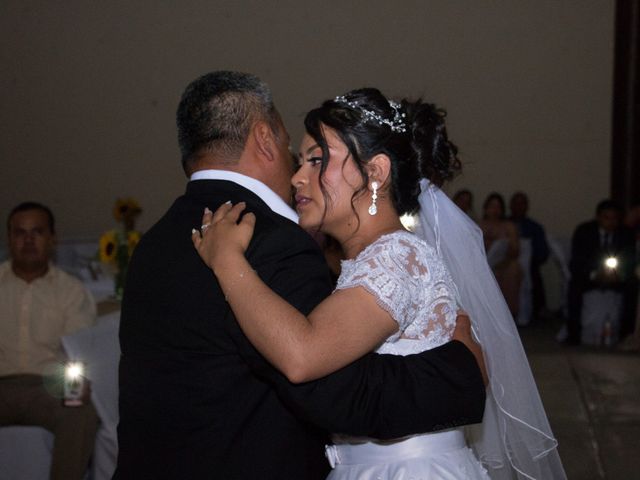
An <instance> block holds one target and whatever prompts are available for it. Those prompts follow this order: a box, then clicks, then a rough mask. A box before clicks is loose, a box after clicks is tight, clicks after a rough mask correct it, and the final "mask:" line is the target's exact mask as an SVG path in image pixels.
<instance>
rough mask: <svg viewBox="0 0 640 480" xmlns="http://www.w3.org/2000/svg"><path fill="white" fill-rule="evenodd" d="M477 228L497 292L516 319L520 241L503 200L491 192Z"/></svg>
mask: <svg viewBox="0 0 640 480" xmlns="http://www.w3.org/2000/svg"><path fill="white" fill-rule="evenodd" d="M482 210H483V215H482V220H480V222H479V225H480V228H481V229H482V233H483V235H484V245H485V249H486V252H487V259H488V260H489V265H491V268H492V269H493V273H494V274H495V276H496V280H497V281H498V285H500V290H501V291H502V294H503V295H504V299H505V300H506V301H507V305H508V306H509V310H510V311H511V315H513V317H514V318H516V317H517V316H518V308H519V302H520V283H521V281H522V268H521V267H520V263H519V262H518V256H519V255H520V242H519V240H518V230H517V228H516V226H515V225H514V224H513V222H510V221H509V220H507V219H506V208H505V203H504V198H503V197H502V195H500V194H499V193H496V192H493V193H490V194H489V195H488V196H487V198H486V200H485V201H484V204H483V206H482Z"/></svg>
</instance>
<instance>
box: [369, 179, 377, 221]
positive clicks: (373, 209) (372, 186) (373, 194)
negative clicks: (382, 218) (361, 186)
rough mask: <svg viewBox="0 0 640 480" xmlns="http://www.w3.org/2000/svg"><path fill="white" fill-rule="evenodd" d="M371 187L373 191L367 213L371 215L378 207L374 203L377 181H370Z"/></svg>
mask: <svg viewBox="0 0 640 480" xmlns="http://www.w3.org/2000/svg"><path fill="white" fill-rule="evenodd" d="M371 188H373V192H372V193H371V205H369V215H371V216H373V215H375V214H376V213H378V207H377V205H376V200H377V199H378V182H371Z"/></svg>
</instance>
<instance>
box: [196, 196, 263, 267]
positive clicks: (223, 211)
mask: <svg viewBox="0 0 640 480" xmlns="http://www.w3.org/2000/svg"><path fill="white" fill-rule="evenodd" d="M245 208H246V204H245V203H244V202H240V203H237V204H235V205H232V204H231V202H227V203H223V204H222V205H221V206H220V207H219V208H218V209H217V210H216V211H215V212H211V211H210V210H209V209H208V208H207V209H205V212H204V215H203V216H202V226H201V227H200V230H199V231H198V230H196V229H193V230H192V232H191V240H192V241H193V245H194V246H195V247H196V250H197V251H198V254H199V255H200V257H201V258H202V260H203V261H204V263H206V264H207V265H208V266H209V267H210V268H211V269H213V270H214V272H215V270H216V268H218V267H221V266H222V262H223V261H225V260H232V259H233V258H234V256H237V255H241V256H242V257H244V252H245V251H246V250H247V247H248V246H249V242H250V241H251V237H252V236H253V229H254V226H255V223H256V217H255V215H254V214H253V213H245V214H244V215H243V217H242V220H240V221H239V222H238V219H239V218H240V215H241V214H242V212H243V211H244V209H245Z"/></svg>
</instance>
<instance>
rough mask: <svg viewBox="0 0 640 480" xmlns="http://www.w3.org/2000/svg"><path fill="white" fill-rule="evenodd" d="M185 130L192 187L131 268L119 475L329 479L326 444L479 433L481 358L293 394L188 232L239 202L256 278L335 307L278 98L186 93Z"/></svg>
mask: <svg viewBox="0 0 640 480" xmlns="http://www.w3.org/2000/svg"><path fill="white" fill-rule="evenodd" d="M177 118H178V130H179V142H180V147H181V151H182V158H183V166H184V169H185V171H186V173H187V175H189V176H190V177H191V182H189V184H188V186H187V192H186V194H185V195H184V196H182V197H180V198H178V199H177V200H176V201H175V203H174V204H173V205H172V206H171V207H170V208H169V210H168V212H167V213H166V214H165V215H164V217H162V218H161V219H160V221H159V222H158V223H157V224H156V225H155V226H153V227H152V228H151V229H150V230H149V232H148V233H147V234H146V235H145V236H144V237H143V239H142V240H141V242H140V244H139V245H138V247H137V248H136V251H135V254H134V256H133V258H132V261H131V264H130V269H129V277H128V279H127V289H126V291H125V295H124V300H123V305H122V320H121V331H120V342H121V348H122V358H121V362H120V424H119V427H118V438H119V447H120V452H119V458H118V468H117V471H116V475H115V478H117V479H124V478H127V479H128V478H132V479H133V478H136V479H137V478H156V479H158V478H159V479H161V478H180V479H183V478H224V479H236V478H237V479H247V478H261V479H275V478H286V479H315V478H323V477H324V476H325V475H326V473H327V471H328V467H329V465H328V463H327V462H326V461H325V460H324V458H323V456H322V453H323V444H324V442H325V441H326V437H325V431H332V432H345V433H351V434H354V435H364V436H375V437H379V438H391V437H398V436H402V435H407V434H411V433H416V432H420V431H431V430H436V429H443V428H447V427H450V426H454V425H460V424H465V423H471V422H478V421H480V419H481V417H482V411H483V406H484V385H483V382H482V377H481V373H480V370H479V369H478V366H477V363H476V360H475V358H476V357H474V355H478V354H480V352H479V351H478V350H477V349H475V350H474V352H473V353H474V354H472V353H471V352H470V351H469V349H467V347H466V346H465V345H464V344H462V343H460V342H456V341H454V342H450V343H448V344H446V345H444V346H442V347H440V348H438V349H434V350H431V351H429V352H425V353H424V354H421V355H420V356H412V357H395V356H379V355H374V354H370V355H367V356H365V357H363V358H362V359H360V360H358V361H356V362H354V363H353V364H351V365H350V366H348V367H346V368H344V369H342V370H340V371H338V372H336V373H334V374H332V375H330V376H328V377H325V378H323V379H320V380H317V381H315V382H310V383H306V384H302V385H297V386H294V385H292V384H290V383H289V382H288V381H287V380H286V379H285V378H284V377H283V376H282V375H281V374H280V373H278V372H277V371H275V370H274V369H273V368H272V367H271V366H270V365H269V364H267V362H266V361H265V360H264V358H262V357H261V356H260V355H259V354H258V353H257V351H256V350H255V349H254V348H253V347H252V346H251V344H250V343H249V342H248V340H247V339H246V337H245V336H244V335H243V334H242V333H241V331H240V329H239V327H238V325H237V324H236V321H235V319H234V317H233V313H232V311H231V310H230V308H229V306H228V304H227V303H226V301H225V298H224V295H223V293H222V291H221V290H220V288H219V286H218V285H217V283H216V281H215V277H214V275H213V273H212V272H211V270H210V269H209V268H208V267H207V266H206V265H205V264H204V263H203V262H202V261H201V260H200V257H199V256H198V254H197V252H196V250H195V249H194V248H193V246H192V243H191V236H190V232H191V229H192V227H194V226H198V225H199V220H200V219H201V217H202V213H203V210H204V208H205V207H209V208H211V209H216V208H217V207H218V206H220V205H221V204H223V203H225V202H226V201H231V202H233V203H237V202H241V201H244V202H246V204H247V210H249V211H251V212H253V213H254V214H255V216H256V218H257V222H256V229H255V235H254V238H253V240H252V242H251V244H250V246H249V248H248V250H247V252H246V255H247V258H248V260H249V262H250V263H251V265H252V267H253V268H254V269H255V270H256V271H257V273H258V274H259V275H260V277H261V278H262V279H263V280H264V281H265V282H266V283H267V284H268V285H269V286H270V287H271V288H272V289H274V290H275V291H276V292H277V293H279V294H280V295H281V296H282V297H284V298H285V299H286V300H287V301H288V302H290V303H291V304H292V305H294V306H295V307H296V308H298V309H299V310H300V311H302V312H303V313H305V314H308V313H309V312H310V311H311V310H312V309H313V307H314V306H315V305H316V304H317V303H319V302H320V301H321V300H322V299H323V298H324V297H325V296H326V295H328V294H329V293H330V290H331V284H330V280H329V273H328V269H327V267H326V264H325V262H324V260H323V258H322V253H321V252H320V250H319V249H318V248H317V245H316V244H315V242H314V241H313V239H312V238H311V237H310V236H309V235H308V234H307V233H306V232H304V231H303V230H302V229H301V228H300V227H298V225H297V224H296V223H295V222H294V221H293V220H294V219H295V216H294V215H293V212H292V210H291V209H290V207H289V206H288V205H289V203H290V193H291V190H290V183H289V181H290V176H291V174H292V172H293V164H292V162H291V154H290V152H289V150H288V145H289V138H288V134H287V132H286V130H285V128H284V126H283V125H282V122H281V120H280V116H279V115H278V113H277V111H276V110H275V107H274V105H273V103H272V100H271V94H270V92H269V90H268V87H267V86H266V85H265V84H264V83H262V82H261V81H260V80H259V79H257V78H255V77H253V76H251V75H246V74H238V73H234V72H215V73H212V74H208V75H205V76H204V77H201V78H200V79H197V80H196V81H194V82H193V83H192V84H191V85H189V86H188V87H187V89H186V90H185V93H184V94H183V97H182V100H181V102H180V106H179V108H178V115H177ZM240 273H241V272H240ZM247 301H248V302H250V301H251V299H247ZM464 340H465V341H468V340H469V337H464ZM470 345H471V344H470ZM471 346H472V348H473V345H471ZM319 427H321V428H319Z"/></svg>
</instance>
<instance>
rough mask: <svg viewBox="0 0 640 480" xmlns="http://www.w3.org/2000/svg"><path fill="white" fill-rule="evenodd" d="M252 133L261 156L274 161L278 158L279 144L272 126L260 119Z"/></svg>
mask: <svg viewBox="0 0 640 480" xmlns="http://www.w3.org/2000/svg"><path fill="white" fill-rule="evenodd" d="M250 135H251V137H252V140H253V143H254V145H255V148H256V153H257V154H258V155H259V156H260V158H262V159H264V160H268V161H273V160H274V159H275V158H276V151H277V144H276V138H275V134H274V133H273V129H272V128H271V126H270V125H269V124H268V123H267V122H264V121H262V120H259V121H257V122H256V123H254V124H253V127H252V128H251V133H250Z"/></svg>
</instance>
